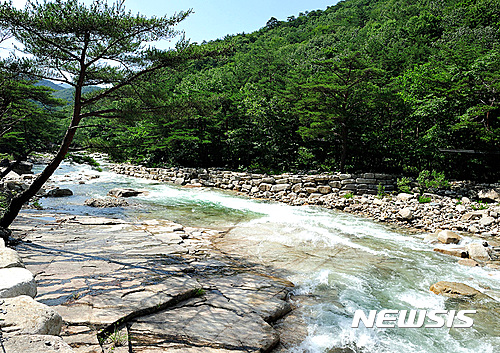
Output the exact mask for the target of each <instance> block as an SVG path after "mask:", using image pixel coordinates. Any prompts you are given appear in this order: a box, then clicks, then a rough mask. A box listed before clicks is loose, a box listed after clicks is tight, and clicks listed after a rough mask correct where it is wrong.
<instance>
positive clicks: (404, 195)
mask: <svg viewBox="0 0 500 353" xmlns="http://www.w3.org/2000/svg"><path fill="white" fill-rule="evenodd" d="M396 198H397V199H398V200H401V201H409V200H411V199H412V198H413V195H412V194H407V193H404V192H402V193H400V194H398V196H396Z"/></svg>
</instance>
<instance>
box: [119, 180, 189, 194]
mask: <svg viewBox="0 0 500 353" xmlns="http://www.w3.org/2000/svg"><path fill="white" fill-rule="evenodd" d="M185 183H186V179H184V178H176V179H175V180H174V184H176V185H184V184H185ZM132 196H136V195H132ZM123 197H127V196H123Z"/></svg>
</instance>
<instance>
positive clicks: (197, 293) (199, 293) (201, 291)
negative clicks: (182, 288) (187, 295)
mask: <svg viewBox="0 0 500 353" xmlns="http://www.w3.org/2000/svg"><path fill="white" fill-rule="evenodd" d="M205 293H206V291H205V290H204V289H203V288H197V289H196V290H195V293H194V295H195V296H196V297H201V296H203V295H204V294H205Z"/></svg>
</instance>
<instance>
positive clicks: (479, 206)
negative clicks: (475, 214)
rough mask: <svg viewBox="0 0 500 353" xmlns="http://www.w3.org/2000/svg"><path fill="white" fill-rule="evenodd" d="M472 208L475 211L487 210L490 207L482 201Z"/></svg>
mask: <svg viewBox="0 0 500 353" xmlns="http://www.w3.org/2000/svg"><path fill="white" fill-rule="evenodd" d="M470 207H471V208H472V209H473V210H475V211H480V210H486V209H487V208H489V206H488V205H487V204H485V203H483V202H482V201H478V202H477V203H476V204H472V205H470Z"/></svg>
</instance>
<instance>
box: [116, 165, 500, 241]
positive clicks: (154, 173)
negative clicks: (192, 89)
mask: <svg viewBox="0 0 500 353" xmlns="http://www.w3.org/2000/svg"><path fill="white" fill-rule="evenodd" d="M111 169H112V170H113V171H114V172H116V173H120V174H126V175H131V176H134V177H139V178H148V179H153V180H158V181H163V182H171V183H174V184H178V185H184V186H190V187H201V186H205V187H216V188H220V189H229V190H234V191H238V192H241V193H244V194H247V195H249V196H251V197H254V198H264V199H270V200H275V201H279V202H285V203H288V204H291V205H311V204H313V205H321V206H324V207H327V208H334V209H339V210H342V211H344V212H349V213H354V214H358V215H363V216H367V217H370V218H373V219H375V220H377V221H381V222H388V223H395V224H397V225H398V226H402V227H407V228H410V229H413V230H420V231H426V232H434V231H436V230H437V229H451V230H455V231H464V232H469V233H475V234H478V235H484V236H488V235H498V234H500V218H499V216H500V204H499V203H498V202H499V201H500V196H498V192H499V191H500V185H499V184H473V183H471V182H453V183H452V187H451V189H449V190H436V192H435V193H427V194H423V195H419V194H418V193H411V194H406V193H400V194H397V195H395V194H387V193H389V192H393V191H395V190H396V189H397V185H396V183H397V179H398V177H397V176H395V175H390V174H379V173H363V174H342V173H332V174H321V175H295V174H281V175H273V176H269V175H264V174H254V173H240V172H230V171H223V170H218V169H194V168H170V169H162V168H145V167H141V166H134V165H114V166H113V167H112V168H111ZM420 196H422V197H420ZM478 198H481V199H482V200H484V201H488V202H493V203H489V204H487V203H482V202H476V201H473V200H474V199H476V200H477V199H478Z"/></svg>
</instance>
